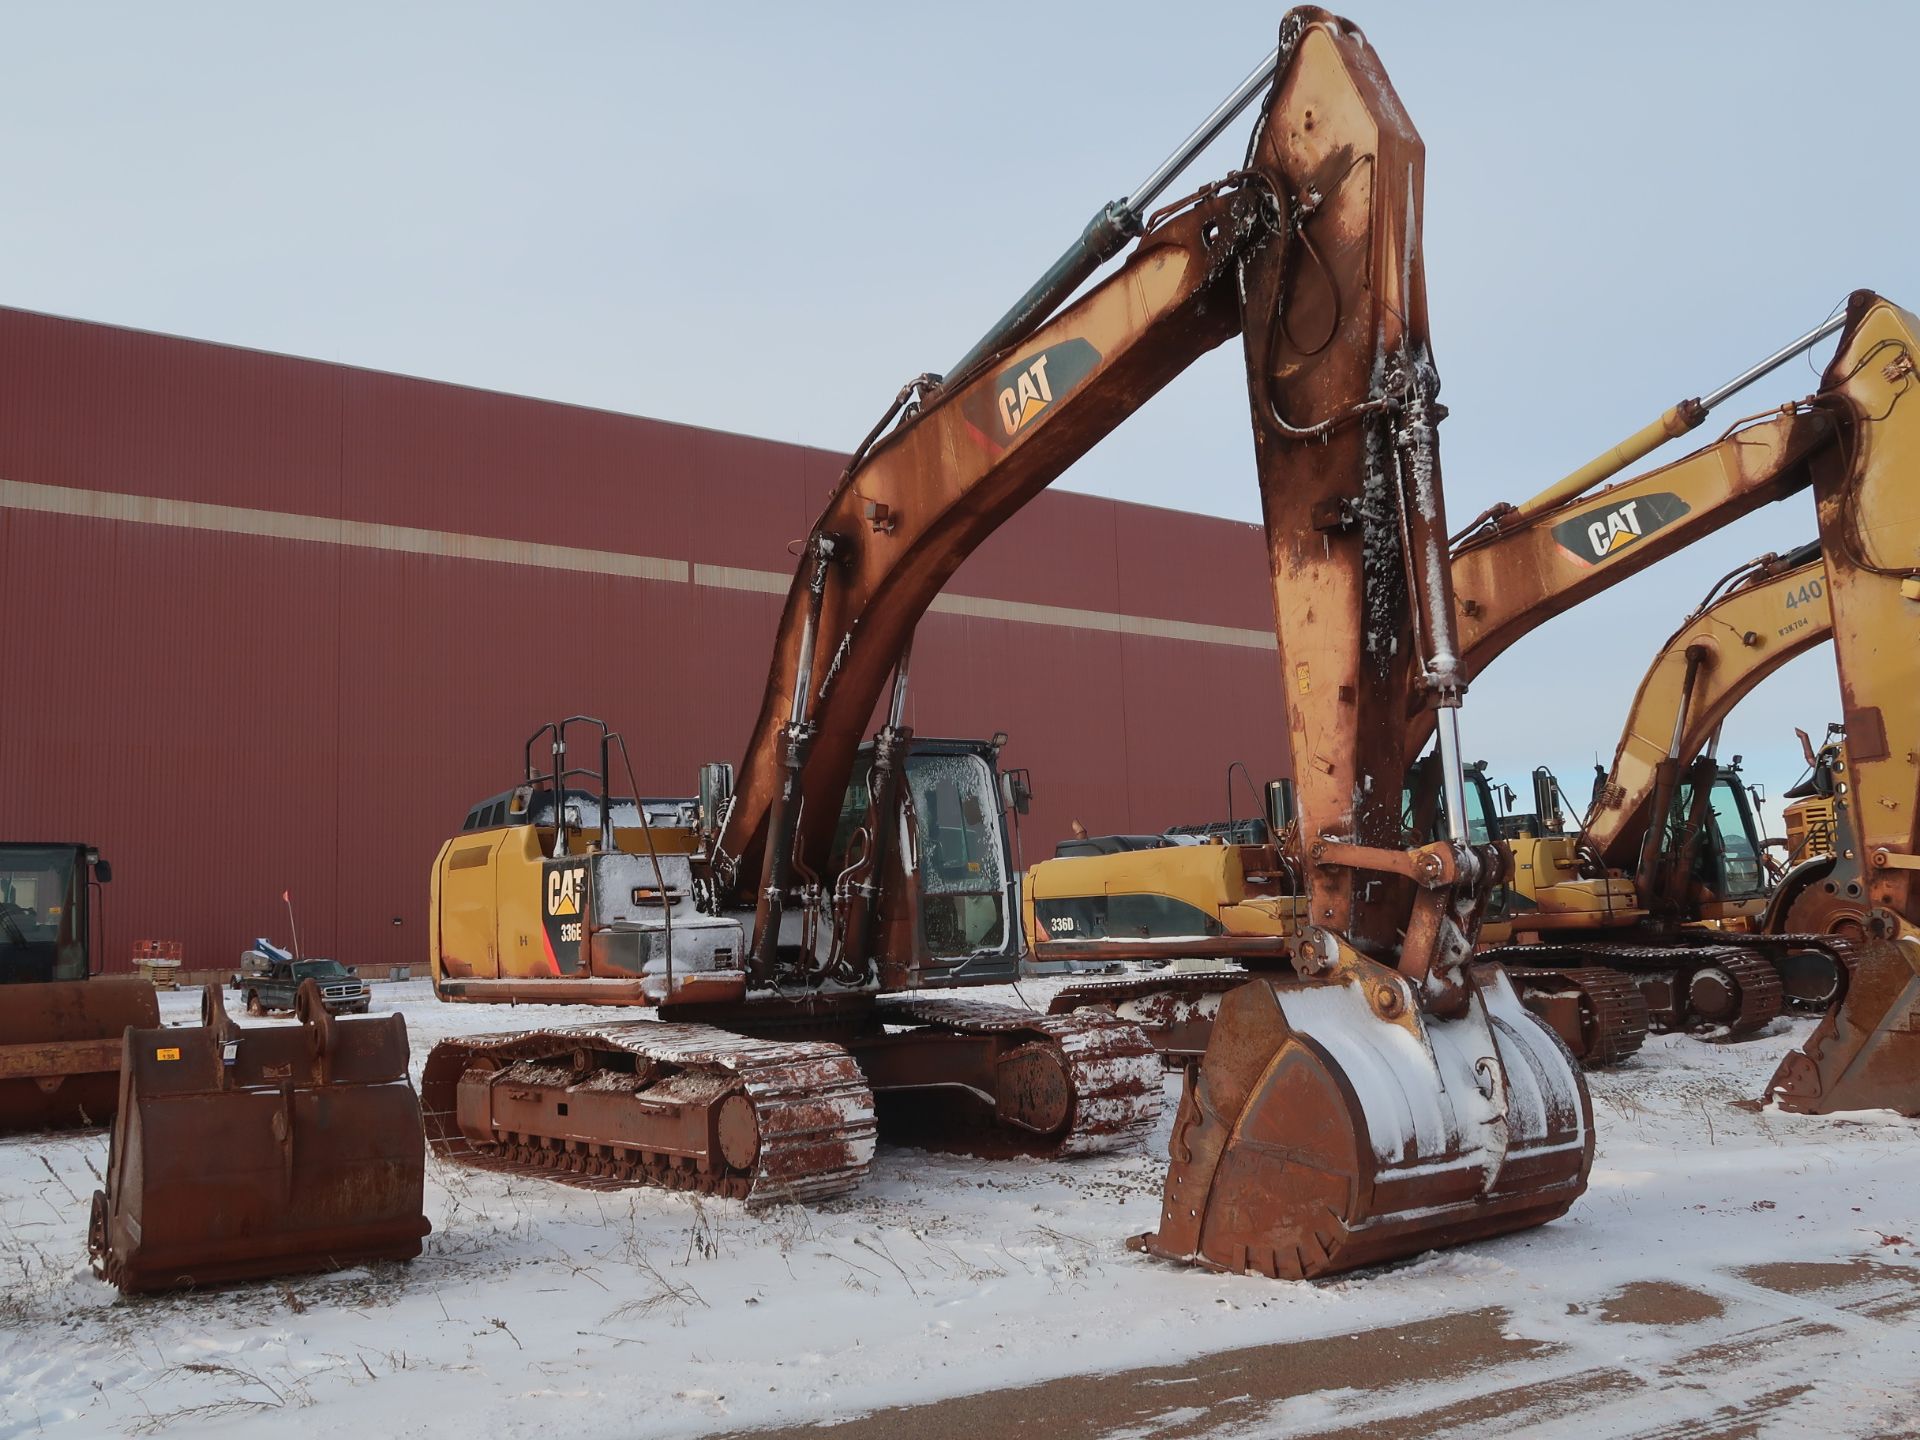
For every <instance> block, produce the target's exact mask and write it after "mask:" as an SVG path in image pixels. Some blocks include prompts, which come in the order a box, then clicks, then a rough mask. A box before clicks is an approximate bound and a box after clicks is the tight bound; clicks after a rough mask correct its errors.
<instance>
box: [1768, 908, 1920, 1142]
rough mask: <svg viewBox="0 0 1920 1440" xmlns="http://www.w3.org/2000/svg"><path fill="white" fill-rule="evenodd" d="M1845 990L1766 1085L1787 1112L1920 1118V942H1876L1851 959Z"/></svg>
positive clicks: (1907, 937) (1904, 938)
mask: <svg viewBox="0 0 1920 1440" xmlns="http://www.w3.org/2000/svg"><path fill="white" fill-rule="evenodd" d="M1843 984H1844V988H1843V989H1842V990H1841V993H1840V996H1839V998H1838V1000H1836V1001H1835V1003H1834V1004H1833V1005H1832V1006H1831V1007H1830V1008H1829V1009H1828V1011H1827V1013H1826V1014H1825V1015H1823V1016H1822V1017H1821V1019H1820V1023H1819V1024H1818V1025H1817V1026H1815V1027H1814V1031H1813V1034H1811V1035H1809V1036H1808V1037H1807V1042H1806V1044H1804V1045H1802V1046H1801V1047H1800V1048H1799V1049H1798V1050H1791V1051H1789V1052H1788V1053H1787V1058H1786V1059H1784V1060H1782V1061H1781V1062H1780V1068H1779V1069H1778V1070H1776V1071H1774V1073H1773V1079H1771V1080H1769V1081H1768V1082H1767V1098H1768V1099H1772V1100H1778V1101H1779V1102H1780V1108H1781V1109H1782V1110H1793V1111H1796V1112H1798V1113H1799V1114H1802V1115H1831V1114H1832V1113H1833V1112H1834V1111H1836V1110H1897V1111H1899V1112H1900V1113H1901V1114H1902V1115H1920V937H1915V936H1913V935H1902V936H1901V937H1900V938H1899V939H1897V940H1869V941H1867V942H1866V943H1865V944H1864V945H1862V946H1861V947H1860V948H1859V949H1858V950H1857V951H1855V952H1854V953H1853V954H1852V955H1850V956H1849V957H1848V959H1847V964H1846V967H1845V977H1844V981H1843Z"/></svg>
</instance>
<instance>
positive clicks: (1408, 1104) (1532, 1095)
mask: <svg viewBox="0 0 1920 1440" xmlns="http://www.w3.org/2000/svg"><path fill="white" fill-rule="evenodd" d="M1483 994H1484V995H1485V996H1486V997H1487V1001H1486V1006H1485V1008H1484V1009H1482V1008H1480V1007H1478V1006H1476V1007H1475V1008H1474V1009H1473V1010H1472V1011H1470V1012H1469V1013H1468V1014H1467V1015H1466V1016H1463V1017H1461V1018H1459V1019H1454V1020H1441V1019H1436V1018H1434V1017H1431V1016H1426V1017H1422V1021H1421V1028H1422V1031H1423V1033H1424V1036H1425V1041H1426V1043H1425V1044H1422V1042H1421V1039H1420V1038H1419V1037H1417V1036H1415V1035H1414V1034H1413V1033H1412V1032H1411V1031H1409V1030H1407V1029H1405V1028H1403V1027H1402V1026H1400V1025H1397V1024H1391V1023H1388V1022H1385V1021H1382V1020H1381V1019H1380V1018H1379V1016H1377V1015H1376V1014H1375V1013H1374V1011H1373V1009H1372V1007H1371V1006H1370V1005H1369V1004H1368V1003H1367V999H1366V997H1365V995H1364V994H1363V993H1362V991H1361V988H1360V986H1359V985H1358V984H1357V983H1355V984H1342V985H1309V986H1303V987H1300V988H1298V989H1287V990H1283V991H1281V992H1280V996H1279V999H1280V1007H1281V1009H1282V1011H1283V1012H1284V1013H1285V1015H1286V1017H1287V1023H1288V1024H1289V1025H1290V1026H1292V1027H1293V1028H1294V1029H1296V1030H1298V1031H1300V1032H1301V1033H1302V1034H1305V1035H1307V1036H1309V1037H1311V1038H1312V1039H1313V1040H1314V1041H1316V1042H1317V1043H1319V1044H1321V1045H1323V1046H1324V1047H1326V1049H1327V1050H1328V1051H1329V1052H1330V1053H1331V1054H1332V1055H1333V1057H1334V1059H1335V1061H1336V1062H1337V1063H1338V1064H1339V1066H1340V1068H1341V1069H1342V1071H1343V1072H1344V1073H1345V1075H1346V1077H1347V1079H1348V1080H1349V1082H1351V1084H1352V1085H1353V1088H1354V1091H1355V1093H1356V1095H1357V1096H1358V1097H1359V1100H1360V1104H1361V1110H1362V1113H1363V1114H1364V1115H1365V1116H1366V1122H1367V1132H1368V1137H1369V1139H1370V1140H1371V1142H1372V1145H1373V1153H1374V1155H1375V1157H1376V1158H1378V1159H1379V1160H1381V1161H1383V1162H1385V1163H1386V1164H1388V1165H1392V1166H1394V1167H1396V1168H1400V1169H1402V1170H1403V1171H1404V1169H1405V1167H1409V1166H1421V1167H1426V1166H1432V1165H1444V1166H1448V1167H1452V1166H1459V1167H1462V1168H1465V1167H1469V1166H1471V1167H1476V1168H1480V1169H1482V1170H1484V1171H1486V1173H1487V1175H1488V1184H1489V1185H1491V1184H1492V1182H1493V1180H1494V1178H1495V1177H1496V1176H1497V1174H1498V1171H1499V1168H1500V1166H1501V1164H1502V1163H1503V1162H1504V1160H1505V1158H1506V1155H1507V1152H1508V1149H1509V1147H1510V1146H1512V1145H1515V1144H1524V1145H1532V1144H1537V1143H1538V1142H1540V1141H1544V1140H1546V1139H1547V1138H1548V1137H1549V1136H1550V1135H1553V1134H1555V1133H1565V1132H1567V1131H1568V1130H1569V1128H1570V1129H1571V1131H1572V1136H1573V1138H1572V1139H1571V1140H1570V1141H1569V1142H1568V1146H1567V1148H1574V1147H1577V1146H1578V1145H1580V1144H1583V1143H1584V1142H1585V1132H1584V1129H1583V1128H1582V1127H1581V1125H1580V1123H1579V1122H1580V1097H1579V1093H1578V1088H1577V1087H1578V1084H1579V1081H1578V1079H1577V1078H1576V1076H1575V1072H1574V1069H1573V1066H1572V1064H1571V1062H1570V1061H1568V1060H1567V1058H1566V1056H1565V1054H1564V1052H1562V1051H1561V1050H1560V1049H1559V1047H1558V1046H1557V1045H1556V1044H1555V1042H1554V1041H1553V1039H1552V1037H1551V1036H1550V1035H1548V1034H1547V1033H1546V1032H1545V1031H1544V1030H1543V1029H1542V1027H1541V1026H1540V1025H1539V1024H1538V1023H1536V1022H1535V1021H1533V1020H1532V1019H1531V1018H1530V1017H1529V1016H1528V1015H1526V1013H1525V1012H1524V1011H1523V1010H1522V1009H1521V1008H1520V1004H1519V1001H1518V1000H1517V999H1516V998H1515V997H1514V995H1513V991H1512V989H1511V987H1509V986H1508V985H1507V984H1506V982H1505V980H1504V978H1499V979H1497V980H1496V981H1495V982H1493V983H1490V984H1488V985H1487V986H1486V987H1485V988H1484V991H1483Z"/></svg>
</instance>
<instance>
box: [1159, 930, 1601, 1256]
mask: <svg viewBox="0 0 1920 1440" xmlns="http://www.w3.org/2000/svg"><path fill="white" fill-rule="evenodd" d="M1469 973H1470V984H1469V987H1468V997H1469V998H1468V1004H1467V1007H1466V1013H1465V1014H1463V1015H1461V1016H1459V1017H1458V1018H1454V1019H1446V1020H1441V1019H1436V1018H1434V1017H1433V1016H1431V1015H1425V1014H1422V1013H1421V1012H1420V1011H1419V1010H1418V1009H1417V1008H1416V1006H1415V1004H1414V994H1413V989H1412V987H1411V985H1410V984H1409V983H1408V982H1407V980H1406V979H1405V978H1404V977H1403V976H1401V975H1400V974H1399V973H1398V972H1397V971H1394V970H1391V969H1388V968H1386V967H1385V966H1382V965H1378V964H1376V963H1374V962H1373V961H1370V960H1367V959H1365V958H1363V957H1361V956H1359V955H1357V954H1355V953H1353V952H1350V951H1349V952H1346V953H1345V956H1344V958H1343V961H1342V963H1341V964H1340V965H1339V966H1338V968H1337V969H1336V970H1335V972H1334V973H1333V976H1332V978H1330V979H1328V980H1322V981H1301V980H1294V979H1291V978H1288V979H1280V978H1277V977H1273V976H1262V977H1261V978H1259V979H1258V980H1254V981H1251V982H1250V983H1248V984H1246V985H1242V986H1241V987H1240V988H1239V989H1237V990H1234V991H1231V992H1230V993H1229V994H1228V995H1227V996H1226V997H1225V998H1224V999H1223V1000H1222V1001H1221V1003H1220V1016H1219V1019H1218V1020H1217V1021H1216V1022H1215V1024H1214V1030H1213V1038H1212V1040H1211V1042H1210V1043H1209V1044H1208V1046H1207V1053H1206V1057H1205V1059H1204V1060H1203V1061H1202V1062H1201V1063H1200V1065H1199V1067H1198V1069H1197V1070H1189V1072H1188V1079H1187V1089H1186V1093H1185V1095H1184V1096H1183V1097H1182V1100H1181V1106H1180V1113H1179V1116H1178V1118H1177V1119H1176V1120H1175V1122H1174V1130H1173V1138H1172V1143H1171V1150H1172V1161H1173V1163H1172V1166H1171V1168H1170V1169H1169V1170H1168V1172H1167V1185H1166V1195H1165V1205H1164V1207H1163V1209H1162V1212H1161V1218H1160V1229H1159V1230H1158V1231H1157V1232H1156V1233H1154V1234H1151V1235H1143V1236H1139V1237H1137V1238H1136V1239H1135V1240H1134V1241H1133V1242H1132V1243H1133V1245H1134V1248H1136V1249H1141V1250H1145V1251H1147V1252H1148V1253H1150V1254H1154V1255H1159V1256H1161V1257H1163V1258H1166V1259H1172V1260H1181V1261H1187V1262H1192V1263H1198V1264H1201V1265H1205V1266H1207V1267H1209V1268H1210V1269H1215V1270H1226V1271H1232V1272H1235V1273H1259V1274H1263V1275H1269V1276H1273V1277H1276V1278H1282V1279H1294V1280H1299V1279H1307V1278H1311V1277H1313V1276H1316V1275H1326V1274H1331V1273H1333V1272H1335V1271H1340V1270H1351V1269H1354V1268H1356V1267H1358V1266H1362V1265H1370V1264H1377V1263H1379V1262H1382V1261H1386V1260H1392V1259H1397V1258H1400V1257H1402V1256H1406V1255H1411V1254H1415V1253H1417V1252H1419V1251H1421V1250H1425V1249H1429V1248H1432V1247H1436V1246H1442V1245H1455V1244H1459V1243H1461V1242H1463V1241H1468V1240H1474V1239H1479V1238H1481V1237H1484V1236H1488V1235H1497V1234H1500V1233H1502V1232H1504V1231H1508V1230H1520V1229H1524V1228H1526V1227H1528V1226H1532V1225H1539V1224H1542V1223H1544V1222H1546V1221H1548V1220H1552V1219H1555V1218H1556V1217H1558V1216H1560V1215H1562V1214H1565V1213H1566V1210H1567V1208H1568V1207H1569V1206H1570V1205H1572V1204H1573V1202H1574V1201H1575V1200H1576V1199H1577V1198H1579V1195H1580V1193H1581V1191H1582V1190H1584V1189H1585V1188H1586V1182H1587V1172H1588V1170H1589V1169H1590V1168H1591V1166H1592V1164H1593V1106H1592V1102H1591V1101H1590V1099H1589V1098H1588V1095H1587V1088H1586V1081H1585V1080H1584V1079H1583V1078H1582V1076H1581V1073H1580V1069H1579V1067H1578V1066H1577V1065H1575V1064H1574V1063H1573V1061H1572V1058H1571V1056H1569V1055H1568V1054H1567V1051H1566V1048H1565V1046H1563V1045H1562V1044H1561V1042H1560V1041H1559V1039H1558V1038H1557V1037H1556V1036H1555V1035H1554V1034H1553V1032H1552V1031H1551V1030H1549V1029H1548V1028H1547V1026H1546V1025H1545V1024H1543V1023H1542V1022H1541V1021H1539V1020H1537V1019H1536V1018H1535V1017H1534V1016H1533V1015H1532V1014H1530V1013H1529V1012H1528V1011H1527V1009H1526V1008H1525V1007H1524V1006H1522V1005H1521V1004H1520V1002H1519V1000H1518V998H1517V997H1516V996H1515V995H1514V992H1513V989H1512V986H1511V984H1510V983H1509V982H1508V980H1507V978H1506V976H1505V975H1504V974H1503V973H1502V972H1501V971H1500V969H1499V968H1498V967H1497V966H1493V965H1476V966H1474V967H1473V968H1472V970H1471V971H1470V972H1469Z"/></svg>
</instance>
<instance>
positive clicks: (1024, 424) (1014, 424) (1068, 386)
mask: <svg viewBox="0 0 1920 1440" xmlns="http://www.w3.org/2000/svg"><path fill="white" fill-rule="evenodd" d="M1099 363H1100V352H1099V351H1098V350H1096V349H1094V348H1093V346H1091V345H1089V344H1088V343H1087V342H1086V341H1085V340H1078V339H1075V340H1062V341H1061V342H1060V343H1059V344H1057V345H1049V346H1048V347H1047V348H1046V349H1044V350H1042V351H1040V352H1038V353H1037V354H1033V355H1028V356H1027V357H1025V358H1024V359H1022V360H1018V361H1016V362H1015V363H1014V364H1012V365H1010V366H1009V367H1007V369H1005V370H1003V371H1001V372H1000V374H999V375H997V376H995V377H994V379H993V382H992V384H991V385H980V384H976V385H974V386H971V387H969V388H970V391H971V393H970V394H969V395H968V396H967V401H966V404H965V405H964V406H963V407H962V413H963V414H964V415H965V417H966V421H967V426H968V428H969V429H970V430H972V431H973V434H974V438H975V439H977V440H979V441H980V443H981V444H982V445H984V446H986V448H987V449H988V450H989V451H991V452H992V453H994V454H998V453H999V452H1000V451H1002V450H1004V449H1006V448H1007V447H1008V446H1009V445H1011V444H1012V443H1013V442H1014V441H1015V440H1016V439H1017V438H1018V437H1019V436H1020V435H1022V434H1024V433H1025V432H1026V430H1027V429H1028V428H1029V427H1030V426H1031V425H1032V424H1033V423H1034V422H1035V421H1036V420H1038V419H1040V417H1041V416H1043V415H1045V414H1046V413H1047V411H1048V410H1050V409H1052V407H1053V405H1054V403H1055V402H1056V401H1059V400H1062V399H1065V398H1066V396H1067V395H1068V394H1069V393H1070V392H1071V391H1072V390H1073V389H1074V387H1075V386H1077V385H1078V384H1079V383H1080V382H1081V381H1082V380H1085V379H1086V378H1087V376H1089V375H1091V374H1092V373H1093V367H1094V366H1096V365H1098V364H1099Z"/></svg>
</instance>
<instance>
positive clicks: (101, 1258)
mask: <svg viewBox="0 0 1920 1440" xmlns="http://www.w3.org/2000/svg"><path fill="white" fill-rule="evenodd" d="M297 1005H298V1008H297V1012H296V1013H297V1014H298V1016H299V1018H300V1024H298V1025H296V1026H286V1025H281V1026H259V1027H254V1028H241V1027H240V1026H237V1025H235V1024H234V1023H233V1021H232V1020H231V1018H230V1017H229V1016H228V1015H227V1013H226V1009H225V1004H224V1001H223V999H222V996H221V991H220V988H219V987H218V986H214V985H209V986H208V987H207V989H206V992H205V995H204V998H203V1001H202V1010H201V1023H200V1024H199V1025H198V1026H188V1027H177V1028H172V1029H158V1028H134V1029H129V1030H128V1031H127V1032H126V1036H125V1039H124V1046H125V1049H124V1053H123V1059H122V1062H121V1070H120V1118H119V1121H118V1123H117V1124H115V1126H114V1128H113V1135H112V1139H111V1142H110V1145H109V1151H108V1157H107V1173H106V1182H105V1189H103V1190H100V1191H96V1192H95V1194H94V1197H93V1211H92V1216H91V1219H90V1223H89V1226H88V1236H87V1248H88V1251H89V1253H90V1254H91V1256H92V1259H93V1267H94V1271H95V1273H96V1274H98V1275H100V1276H101V1278H103V1279H105V1280H108V1281H110V1282H112V1283H113V1284H115V1285H117V1286H119V1287H120V1288H121V1289H122V1290H124V1291H127V1292H129V1293H135V1292H145V1291H157V1290H176V1289H199V1288H204V1287H206V1286H208V1285H218V1284H225V1283H229V1282H233V1281H241V1280H254V1279H261V1278H264V1277H268V1276H276V1275H293V1274H300V1273H304V1272H311V1271H319V1270H338V1269H343V1268H346V1267H348V1266H353V1265H359V1264H363V1263H366V1262H368V1261H374V1260H410V1259H412V1258H413V1257H414V1256H416V1255H418V1254H419V1253H420V1248H421V1243H422V1241H423V1240H424V1239H425V1237H426V1235H427V1233H428V1231H429V1230H430V1229H431V1226H430V1225H429V1223H428V1221H427V1218H426V1215H425V1214H424V1212H423V1209H422V1201H423V1192H424V1186H425V1177H426V1136H425V1131H424V1130H423V1128H422V1125H421V1117H420V1102H419V1099H418V1098H417V1097H416V1096H415V1094H414V1090H413V1086H412V1084H411V1083H410V1082H409V1081H408V1079H407V1055H408V1051H407V1026H406V1021H405V1020H404V1019H403V1018H402V1017H400V1016H399V1015H383V1016H378V1017H368V1018H364V1019H347V1020H337V1019H335V1018H334V1017H332V1016H331V1015H329V1014H328V1013H327V1010H326V1006H325V1004H324V1003H323V1002H322V1000H321V997H320V991H319V988H318V986H317V985H316V984H315V982H313V981H312V980H308V981H306V982H304V983H303V984H302V985H301V987H300V992H299V996H298V1002H297Z"/></svg>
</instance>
